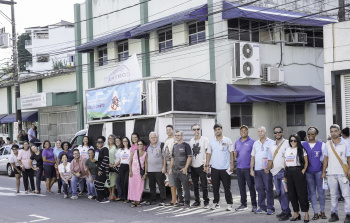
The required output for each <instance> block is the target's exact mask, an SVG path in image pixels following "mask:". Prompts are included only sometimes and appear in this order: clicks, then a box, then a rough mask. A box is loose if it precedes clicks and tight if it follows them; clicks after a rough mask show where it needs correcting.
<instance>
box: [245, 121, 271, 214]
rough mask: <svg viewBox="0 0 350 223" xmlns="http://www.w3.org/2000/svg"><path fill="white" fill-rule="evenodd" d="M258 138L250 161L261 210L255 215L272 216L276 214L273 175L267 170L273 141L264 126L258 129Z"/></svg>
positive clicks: (251, 173)
mask: <svg viewBox="0 0 350 223" xmlns="http://www.w3.org/2000/svg"><path fill="white" fill-rule="evenodd" d="M258 136H259V140H257V141H255V142H254V144H253V149H252V154H251V155H252V158H251V160H250V175H251V176H253V177H255V178H254V179H255V188H256V190H257V192H258V205H259V209H258V210H256V211H255V214H267V215H272V214H274V213H275V208H274V207H273V205H274V194H273V183H272V174H271V173H266V168H267V163H268V160H269V156H271V153H270V145H271V143H272V142H273V140H272V139H269V138H268V137H267V136H266V128H265V127H264V126H261V127H259V128H258ZM265 199H266V201H267V206H266V203H265Z"/></svg>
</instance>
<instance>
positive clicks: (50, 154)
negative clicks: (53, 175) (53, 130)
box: [43, 148, 55, 166]
mask: <svg viewBox="0 0 350 223" xmlns="http://www.w3.org/2000/svg"><path fill="white" fill-rule="evenodd" d="M43 156H46V159H47V160H51V161H55V156H54V153H53V149H52V148H49V150H47V149H43ZM44 165H50V166H54V165H55V164H54V163H47V162H44Z"/></svg>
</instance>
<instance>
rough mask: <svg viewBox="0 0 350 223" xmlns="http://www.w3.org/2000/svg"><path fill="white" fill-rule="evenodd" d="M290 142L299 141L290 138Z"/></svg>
mask: <svg viewBox="0 0 350 223" xmlns="http://www.w3.org/2000/svg"><path fill="white" fill-rule="evenodd" d="M289 142H297V140H296V139H291V140H289Z"/></svg>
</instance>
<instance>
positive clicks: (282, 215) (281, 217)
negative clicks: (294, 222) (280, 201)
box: [278, 213, 289, 221]
mask: <svg viewBox="0 0 350 223" xmlns="http://www.w3.org/2000/svg"><path fill="white" fill-rule="evenodd" d="M278 220H279V221H287V220H289V216H288V214H285V213H281V214H280V215H279V217H278Z"/></svg>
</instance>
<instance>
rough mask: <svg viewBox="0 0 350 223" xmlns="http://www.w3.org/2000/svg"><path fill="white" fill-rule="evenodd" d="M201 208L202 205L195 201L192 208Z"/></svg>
mask: <svg viewBox="0 0 350 223" xmlns="http://www.w3.org/2000/svg"><path fill="white" fill-rule="evenodd" d="M200 206H201V203H199V202H197V201H195V202H194V203H193V204H192V205H191V207H195V208H197V207H200Z"/></svg>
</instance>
